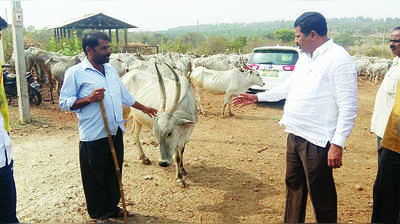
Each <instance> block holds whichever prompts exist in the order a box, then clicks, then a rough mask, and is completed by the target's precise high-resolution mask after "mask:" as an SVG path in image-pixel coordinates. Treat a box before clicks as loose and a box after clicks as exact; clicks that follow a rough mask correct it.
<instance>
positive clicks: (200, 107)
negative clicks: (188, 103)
mask: <svg viewBox="0 0 400 224" xmlns="http://www.w3.org/2000/svg"><path fill="white" fill-rule="evenodd" d="M195 100H196V105H197V109H198V111H200V113H201V114H205V113H204V108H203V106H202V105H201V88H200V87H197V88H196V97H195Z"/></svg>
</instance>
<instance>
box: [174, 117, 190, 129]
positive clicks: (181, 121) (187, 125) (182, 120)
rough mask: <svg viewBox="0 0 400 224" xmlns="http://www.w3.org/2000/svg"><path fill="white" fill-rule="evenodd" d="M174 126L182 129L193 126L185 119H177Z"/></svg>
mask: <svg viewBox="0 0 400 224" xmlns="http://www.w3.org/2000/svg"><path fill="white" fill-rule="evenodd" d="M176 124H177V125H182V126H183V127H185V128H188V127H191V126H193V124H194V122H193V121H191V120H187V119H177V121H176Z"/></svg>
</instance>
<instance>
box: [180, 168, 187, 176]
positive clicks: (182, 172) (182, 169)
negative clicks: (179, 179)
mask: <svg viewBox="0 0 400 224" xmlns="http://www.w3.org/2000/svg"><path fill="white" fill-rule="evenodd" d="M181 174H182V175H183V176H186V175H187V172H186V170H185V168H183V167H182V168H181Z"/></svg>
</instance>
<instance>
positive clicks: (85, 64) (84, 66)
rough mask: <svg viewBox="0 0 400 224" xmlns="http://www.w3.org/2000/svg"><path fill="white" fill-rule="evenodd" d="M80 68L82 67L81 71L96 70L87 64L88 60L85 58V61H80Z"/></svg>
mask: <svg viewBox="0 0 400 224" xmlns="http://www.w3.org/2000/svg"><path fill="white" fill-rule="evenodd" d="M82 66H83V69H84V70H86V69H93V70H96V69H95V68H94V67H93V65H92V64H91V63H90V62H89V60H88V59H87V57H85V59H83V61H82Z"/></svg>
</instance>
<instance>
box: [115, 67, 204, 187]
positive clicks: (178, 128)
mask: <svg viewBox="0 0 400 224" xmlns="http://www.w3.org/2000/svg"><path fill="white" fill-rule="evenodd" d="M155 65H156V64H155ZM168 67H169V66H168ZM155 68H156V69H154V70H153V71H149V70H147V71H138V70H135V71H130V72H128V73H127V74H125V75H124V76H123V77H122V78H121V80H122V82H123V83H124V85H125V86H126V87H127V89H128V91H129V92H130V93H131V94H132V95H133V96H134V97H135V99H137V100H138V101H140V102H143V103H144V104H146V106H151V107H153V108H159V112H158V114H157V117H156V118H155V119H152V118H150V117H149V116H147V115H145V114H144V113H142V112H141V111H139V110H135V109H130V108H128V107H124V119H125V120H126V119H128V116H129V113H130V114H131V115H132V116H130V118H131V119H133V122H134V130H133V135H134V140H135V142H136V145H137V146H138V148H139V158H140V159H141V160H142V162H143V163H144V164H146V165H149V164H150V163H151V162H150V160H149V159H148V158H147V157H146V155H145V154H144V152H143V149H142V146H141V144H140V140H139V135H140V131H141V129H142V126H143V125H144V126H147V127H149V128H153V134H154V135H155V136H156V138H157V140H158V143H159V146H160V160H159V165H160V166H162V167H166V166H169V165H170V164H171V163H172V159H175V162H176V178H177V182H178V183H179V184H181V185H182V186H183V187H187V185H186V183H185V181H184V179H183V175H186V171H185V169H184V167H183V152H184V149H185V145H186V143H187V142H188V141H189V139H190V136H191V134H192V130H193V127H194V124H195V123H196V122H197V119H198V115H197V110H196V104H195V100H194V95H193V90H192V86H191V85H190V84H189V82H188V80H187V78H186V77H185V76H180V77H178V75H177V74H176V72H175V71H174V70H173V69H172V68H171V67H169V69H170V71H172V73H173V76H174V79H173V80H171V79H166V78H164V79H163V78H162V77H161V74H160V72H159V69H158V67H157V65H156V66H155ZM163 71H165V70H163ZM146 72H147V73H149V74H143V73H146ZM156 74H157V76H158V81H157V76H156Z"/></svg>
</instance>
